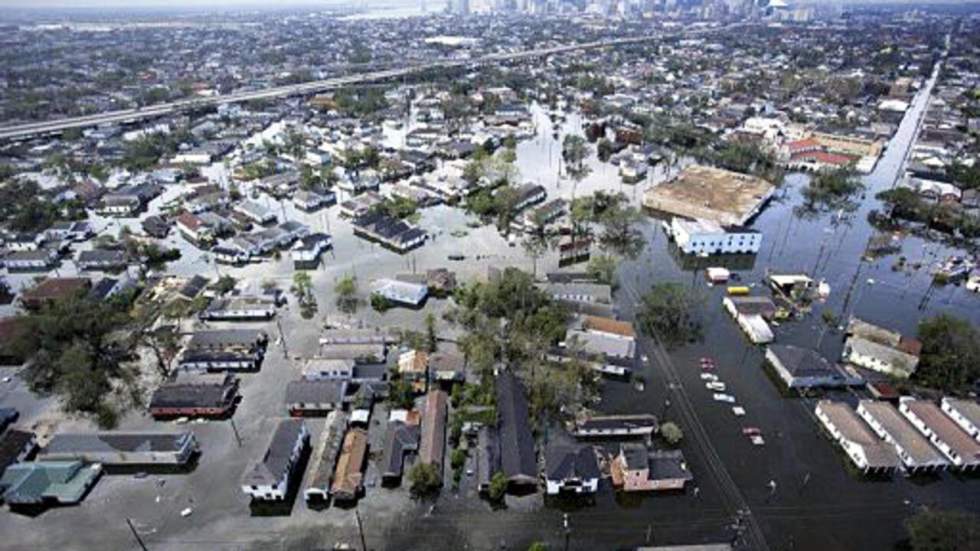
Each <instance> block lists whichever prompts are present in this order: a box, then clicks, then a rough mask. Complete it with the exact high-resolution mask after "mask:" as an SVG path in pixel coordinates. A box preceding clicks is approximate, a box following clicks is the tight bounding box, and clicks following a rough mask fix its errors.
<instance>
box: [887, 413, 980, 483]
mask: <svg viewBox="0 0 980 551" xmlns="http://www.w3.org/2000/svg"><path fill="white" fill-rule="evenodd" d="M898 410H899V411H900V412H901V413H902V415H904V416H905V418H906V419H908V420H909V421H910V422H911V423H912V425H913V426H914V427H915V428H916V430H918V431H919V432H920V433H921V434H922V435H923V436H925V437H926V438H928V439H929V441H930V442H932V444H933V445H934V446H936V447H937V448H939V451H941V452H942V453H943V455H944V456H946V459H949V462H950V463H952V464H953V466H955V467H957V468H959V469H960V470H963V471H972V470H976V469H977V467H980V442H978V441H977V440H976V439H975V438H973V437H972V436H970V435H969V434H967V432H966V431H964V430H963V429H962V428H960V427H959V425H957V424H956V422H955V421H953V420H952V419H951V418H950V417H949V416H948V415H946V414H945V413H943V410H942V409H940V408H939V406H937V405H936V404H934V403H932V402H929V401H927V400H915V399H913V398H908V397H903V398H901V399H899V401H898Z"/></svg>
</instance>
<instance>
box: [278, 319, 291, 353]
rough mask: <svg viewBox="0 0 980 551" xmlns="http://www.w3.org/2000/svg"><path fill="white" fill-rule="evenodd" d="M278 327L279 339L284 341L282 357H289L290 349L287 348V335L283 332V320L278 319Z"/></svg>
mask: <svg viewBox="0 0 980 551" xmlns="http://www.w3.org/2000/svg"><path fill="white" fill-rule="evenodd" d="M276 328H277V329H279V340H281V341H282V357H283V358H284V359H289V351H288V350H287V349H286V335H285V334H284V333H283V332H282V322H280V321H279V320H278V319H277V320H276Z"/></svg>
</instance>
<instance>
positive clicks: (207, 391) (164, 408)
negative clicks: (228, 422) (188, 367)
mask: <svg viewBox="0 0 980 551" xmlns="http://www.w3.org/2000/svg"><path fill="white" fill-rule="evenodd" d="M237 399H238V380H237V379H235V378H234V377H230V376H228V377H220V378H217V379H212V380H208V381H207V382H194V383H164V384H162V385H160V387H158V388H157V389H156V390H155V391H154V392H153V395H152V396H151V397H150V415H152V416H153V418H154V419H166V418H176V417H204V418H222V417H226V416H228V415H230V414H231V412H232V410H233V409H234V407H235V402H236V401H237Z"/></svg>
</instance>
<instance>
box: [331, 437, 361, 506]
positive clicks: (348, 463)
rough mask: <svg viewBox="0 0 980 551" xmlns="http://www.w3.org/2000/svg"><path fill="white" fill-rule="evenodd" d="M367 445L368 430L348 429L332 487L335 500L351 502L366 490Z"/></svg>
mask: <svg viewBox="0 0 980 551" xmlns="http://www.w3.org/2000/svg"><path fill="white" fill-rule="evenodd" d="M367 445H368V435H367V431H366V430H364V429H359V428H352V429H349V430H348V431H347V434H346V435H345V436H344V443H343V445H342V446H341V450H340V458H339V459H337V468H336V469H335V470H334V476H333V484H332V485H331V488H330V493H331V495H333V499H334V501H337V502H348V503H349V502H352V501H355V500H357V498H358V497H359V496H360V495H361V493H362V492H363V491H364V473H363V469H364V460H365V458H366V457H367Z"/></svg>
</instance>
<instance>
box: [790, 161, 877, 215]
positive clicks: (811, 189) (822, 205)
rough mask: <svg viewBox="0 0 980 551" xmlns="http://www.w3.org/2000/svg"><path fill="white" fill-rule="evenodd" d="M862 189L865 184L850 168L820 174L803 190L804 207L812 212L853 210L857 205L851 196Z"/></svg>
mask: <svg viewBox="0 0 980 551" xmlns="http://www.w3.org/2000/svg"><path fill="white" fill-rule="evenodd" d="M862 189H864V184H863V183H862V182H861V180H860V178H858V177H857V176H856V175H855V174H854V172H853V171H852V170H851V169H850V168H849V167H848V168H842V169H838V170H835V171H832V172H820V173H818V174H817V175H816V176H814V177H813V178H811V179H810V183H809V185H807V187H806V188H804V189H803V199H804V207H805V208H807V209H809V210H811V211H816V210H834V211H836V210H839V209H845V210H853V209H854V208H856V207H857V205H856V204H855V203H854V202H853V201H852V200H851V196H853V195H854V194H855V193H857V192H858V191H860V190H862Z"/></svg>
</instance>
